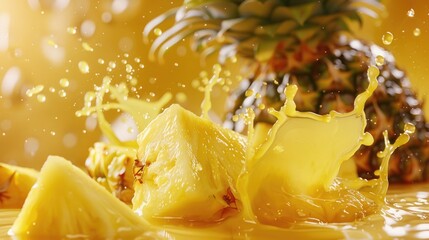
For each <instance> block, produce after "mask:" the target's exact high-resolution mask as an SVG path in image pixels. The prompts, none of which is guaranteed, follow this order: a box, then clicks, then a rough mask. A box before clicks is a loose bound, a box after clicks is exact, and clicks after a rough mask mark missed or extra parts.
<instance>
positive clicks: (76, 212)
mask: <svg viewBox="0 0 429 240" xmlns="http://www.w3.org/2000/svg"><path fill="white" fill-rule="evenodd" d="M144 227H145V222H144V221H143V219H142V218H140V217H139V216H137V215H135V214H134V213H133V212H132V210H131V209H130V208H129V207H128V206H127V205H126V204H124V203H122V202H121V201H120V200H118V199H117V198H115V197H114V196H113V195H112V194H111V193H109V192H108V191H106V189H104V188H103V187H102V186H100V185H99V184H98V183H96V182H95V181H94V180H92V179H91V178H90V177H89V176H88V175H87V174H86V173H85V172H83V171H82V170H80V169H79V168H77V167H75V166H73V165H72V163H71V162H69V161H67V160H65V159H63V158H61V157H57V156H50V157H48V159H47V161H46V163H45V164H44V165H43V167H42V170H41V172H40V177H39V179H38V180H37V182H36V184H35V185H34V187H33V188H32V189H31V191H30V193H29V194H28V198H27V199H26V201H25V203H24V206H23V208H22V210H21V212H20V214H19V215H18V218H17V219H16V221H15V222H14V224H13V226H12V229H11V234H13V235H15V236H17V237H19V238H30V239H63V238H76V237H80V238H90V239H119V238H122V239H130V238H134V237H136V236H138V235H140V234H141V233H142V232H143V229H144Z"/></svg>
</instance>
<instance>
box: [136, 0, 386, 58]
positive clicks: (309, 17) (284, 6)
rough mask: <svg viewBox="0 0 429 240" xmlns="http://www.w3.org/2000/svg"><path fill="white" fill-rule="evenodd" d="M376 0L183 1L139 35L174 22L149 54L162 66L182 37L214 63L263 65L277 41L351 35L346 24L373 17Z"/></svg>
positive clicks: (377, 10) (295, 42) (377, 5)
mask: <svg viewBox="0 0 429 240" xmlns="http://www.w3.org/2000/svg"><path fill="white" fill-rule="evenodd" d="M382 9H383V8H382V5H381V4H380V3H379V0H185V1H184V4H183V5H182V6H181V7H178V8H175V9H171V10H169V11H167V12H165V13H164V14H162V15H160V16H158V17H157V18H155V19H153V20H152V21H151V22H149V23H148V24H147V25H146V27H145V29H144V31H143V35H144V38H145V42H146V43H147V42H149V35H150V33H151V32H152V31H153V30H154V29H155V28H157V27H158V26H159V25H160V24H161V23H163V22H164V21H166V20H167V19H170V18H175V23H174V24H173V26H171V27H170V28H168V29H167V30H166V31H165V32H164V33H163V34H161V35H160V36H158V37H157V38H156V39H155V40H154V41H153V43H152V46H151V48H150V52H149V58H150V59H151V60H155V59H158V60H159V61H162V59H163V55H164V54H165V52H166V51H167V50H168V49H169V48H171V47H172V46H174V45H175V44H177V43H178V42H180V41H181V40H183V39H185V38H190V39H191V44H192V48H193V49H194V50H195V51H200V52H202V56H203V57H206V56H208V55H211V54H213V53H216V52H218V53H219V61H220V62H223V61H225V60H226V59H227V58H228V57H232V56H234V55H236V54H238V55H240V56H241V57H245V58H251V59H257V60H259V61H265V60H268V59H267V58H269V57H270V56H271V55H272V53H273V51H274V50H275V47H274V46H275V45H276V43H278V42H284V43H287V44H288V45H289V46H288V47H290V48H292V49H293V47H295V46H298V45H299V44H301V43H306V44H308V45H314V44H317V43H318V42H321V41H324V40H327V39H329V38H330V37H331V36H333V35H335V34H336V33H338V32H350V29H349V23H350V22H357V23H359V24H360V25H362V19H361V14H365V15H369V16H371V17H377V16H378V15H379V13H380V12H381V11H380V10H382Z"/></svg>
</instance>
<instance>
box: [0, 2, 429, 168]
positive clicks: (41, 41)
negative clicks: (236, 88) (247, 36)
mask: <svg viewBox="0 0 429 240" xmlns="http://www.w3.org/2000/svg"><path fill="white" fill-rule="evenodd" d="M181 2H182V1H164V0H159V1H155V0H129V1H128V0H109V1H107V0H102V1H90V0H73V1H72V0H27V1H24V0H19V1H17V0H3V1H0V25H1V26H0V28H1V27H2V26H3V27H4V26H6V28H3V30H0V43H2V41H3V44H5V42H4V41H5V40H4V39H5V38H6V39H7V40H8V41H7V43H6V47H4V46H5V45H3V48H2V47H1V46H2V45H1V44H0V96H1V97H0V161H1V162H7V163H13V164H20V165H23V166H33V167H36V168H39V167H40V166H41V164H42V163H43V161H44V160H45V159H46V157H47V155H49V154H55V155H62V156H64V157H66V158H68V159H70V160H73V161H74V162H76V163H78V164H82V163H83V162H84V160H85V158H86V156H87V154H88V148H89V147H90V146H91V145H92V144H93V142H94V141H96V140H97V139H99V138H100V131H99V130H98V128H95V129H93V128H91V127H90V128H89V129H88V127H87V125H88V124H89V125H91V124H90V123H91V122H89V123H86V119H85V118H77V117H75V114H74V112H75V111H76V110H78V109H80V108H81V107H82V105H83V96H84V93H85V92H86V91H89V90H92V89H93V85H94V84H100V82H101V79H102V77H103V76H105V75H113V76H114V80H115V81H120V80H121V79H124V78H125V76H124V73H125V65H124V64H122V63H121V60H123V59H125V60H127V62H128V63H131V64H132V65H133V67H134V69H136V72H135V74H134V77H136V78H137V79H138V80H139V84H140V85H141V86H143V89H142V90H140V92H141V95H142V96H143V97H144V98H146V97H147V98H152V99H156V98H157V97H158V96H159V94H161V93H163V92H164V91H171V92H173V93H181V92H185V93H187V94H188V98H187V101H186V102H185V103H184V104H185V106H187V107H188V108H190V109H191V110H193V111H199V103H200V100H201V99H202V94H201V93H200V92H198V91H197V90H195V89H194V88H192V87H190V85H191V82H192V80H193V79H195V78H197V76H198V73H199V72H200V71H201V70H202V69H205V68H208V67H209V66H211V63H212V62H213V61H211V62H210V61H209V62H208V63H207V64H206V65H204V66H203V65H201V64H200V59H199V58H198V57H197V56H196V54H194V53H192V52H190V50H189V48H188V45H187V44H182V45H181V46H179V47H177V48H174V49H171V50H170V52H169V53H168V54H167V56H166V61H165V62H166V63H165V64H163V65H161V64H159V63H156V62H150V61H149V60H148V59H147V54H148V45H145V44H144V43H143V40H142V31H143V28H144V26H145V24H146V23H147V21H148V20H150V19H152V18H153V17H155V16H157V15H159V14H160V13H162V12H164V11H165V10H167V9H169V8H171V7H174V6H177V5H179V4H180V3H181ZM385 3H386V11H385V13H386V16H385V17H384V18H383V19H381V20H370V19H366V20H365V26H364V28H363V29H361V30H359V36H361V37H364V38H367V39H371V40H373V41H375V42H377V43H379V44H381V36H382V35H383V34H384V33H385V32H387V31H390V32H392V33H393V34H394V41H393V42H392V44H391V45H390V46H386V47H387V48H389V49H390V50H391V51H392V52H393V53H394V54H395V56H396V57H397V59H398V62H399V65H400V66H402V67H403V68H405V69H406V71H407V72H408V73H409V76H410V78H411V81H412V82H413V84H414V86H415V89H417V90H418V92H419V96H420V97H422V98H424V96H425V94H427V93H428V92H429V84H428V83H427V82H428V80H427V79H426V78H427V77H426V72H427V70H426V68H427V66H429V64H428V63H427V56H428V51H429V46H428V42H429V36H428V34H429V33H428V32H427V29H428V27H427V23H426V22H427V21H429V15H428V14H429V3H428V1H424V0H400V1H394V0H390V1H385ZM411 8H413V9H414V11H415V15H414V17H409V16H407V12H408V11H409V10H410V9H411ZM84 23H93V24H94V25H93V26H95V31H94V33H93V34H90V33H88V32H86V33H85V32H84V33H82V32H81V29H82V24H84ZM2 24H3V25H2ZM84 25H85V24H84ZM69 27H75V28H76V29H77V33H76V34H70V32H68V31H67V29H68V28H69ZM415 28H420V30H421V33H420V36H418V37H416V36H414V35H413V30H414V29H415ZM83 29H86V28H83ZM82 43H88V44H89V45H90V46H91V47H92V48H93V49H94V51H93V52H89V51H85V50H84V48H83V47H82ZM125 53H128V54H129V57H128V58H126V57H124V54H125ZM118 56H119V57H118ZM136 57H137V58H139V59H141V63H142V64H144V68H140V67H139V63H137V62H135V60H134V58H136ZM99 59H103V60H104V61H105V64H99V63H98V60H99ZM79 61H86V62H87V63H88V64H89V67H90V72H89V74H82V73H81V72H80V71H79V68H78V62H79ZM109 61H115V62H116V65H117V67H116V69H115V70H114V71H112V72H111V73H110V72H108V71H107V70H106V68H107V65H108V64H107V63H108V62H109ZM17 72H18V73H20V75H19V76H18V75H17ZM7 73H9V75H8V74H7ZM11 73H13V74H12V79H14V78H13V77H16V78H15V80H18V82H16V84H12V85H11V84H10V81H11ZM7 75H8V76H7ZM61 78H67V79H68V80H69V81H70V86H69V87H66V88H65V87H62V86H61V85H60V84H59V80H60V79H61ZM5 81H8V82H9V84H8V85H7V86H8V87H9V88H11V87H12V90H10V89H9V90H8V87H7V86H4V85H5V84H4V82H5ZM38 84H43V85H44V86H45V89H44V90H43V92H42V93H43V94H44V95H46V102H44V103H41V102H39V101H38V100H37V98H36V97H31V98H29V97H27V96H26V95H25V91H26V90H27V89H29V88H32V87H34V86H36V85H38ZM49 88H55V92H50V91H49ZM61 89H62V90H64V91H65V92H66V93H67V97H66V98H62V97H59V96H58V91H59V90H61ZM151 92H153V93H155V96H152V95H153V94H152V95H151V94H149V93H151ZM222 99H223V96H219V100H216V103H217V105H216V109H217V110H218V111H219V110H221V109H222V104H221V103H222ZM426 112H429V108H428V106H426ZM85 131H86V132H85ZM64 142H66V144H65V143H64ZM73 143H74V144H73Z"/></svg>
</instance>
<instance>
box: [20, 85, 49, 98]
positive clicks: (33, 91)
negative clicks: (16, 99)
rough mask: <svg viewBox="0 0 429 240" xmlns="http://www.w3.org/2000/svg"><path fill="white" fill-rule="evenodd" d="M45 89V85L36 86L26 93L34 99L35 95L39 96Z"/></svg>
mask: <svg viewBox="0 0 429 240" xmlns="http://www.w3.org/2000/svg"><path fill="white" fill-rule="evenodd" d="M44 88H45V86H43V85H37V86H35V87H33V88H31V89H28V90H27V91H26V92H25V95H27V96H28V97H32V96H33V95H34V94H38V93H40V92H41V91H43V89H44Z"/></svg>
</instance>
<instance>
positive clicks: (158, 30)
mask: <svg viewBox="0 0 429 240" xmlns="http://www.w3.org/2000/svg"><path fill="white" fill-rule="evenodd" d="M153 33H154V34H155V35H156V36H161V34H162V30H161V29H159V28H155V29H154V30H153Z"/></svg>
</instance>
